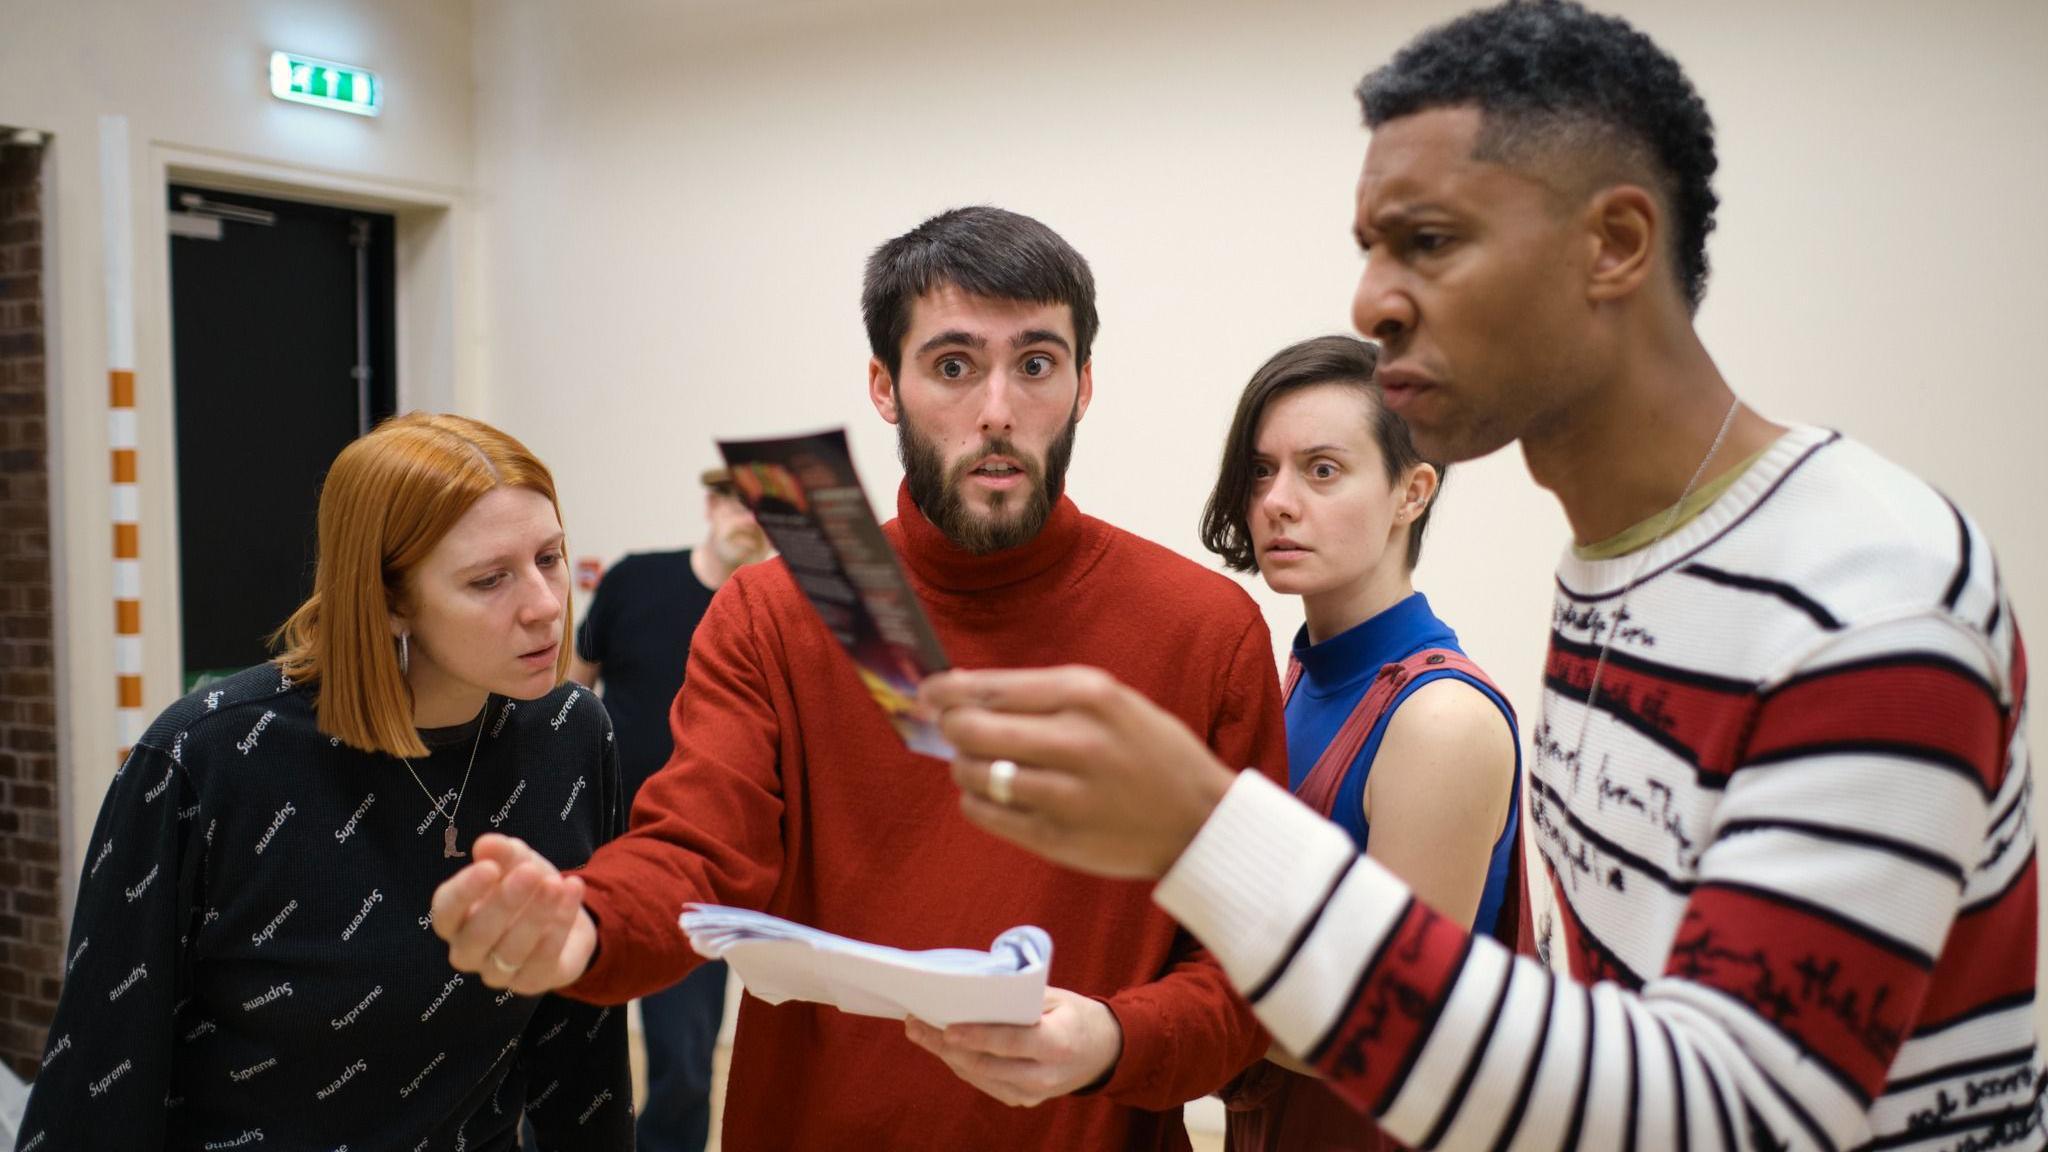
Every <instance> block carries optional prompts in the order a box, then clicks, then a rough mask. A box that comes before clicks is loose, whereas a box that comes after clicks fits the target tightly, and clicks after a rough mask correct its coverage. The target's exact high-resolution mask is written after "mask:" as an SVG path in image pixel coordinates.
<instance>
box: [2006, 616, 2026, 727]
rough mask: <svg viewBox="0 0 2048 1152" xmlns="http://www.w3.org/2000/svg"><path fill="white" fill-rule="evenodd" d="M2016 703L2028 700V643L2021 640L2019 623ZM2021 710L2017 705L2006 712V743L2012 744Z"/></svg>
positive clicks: (2014, 680) (2014, 671)
mask: <svg viewBox="0 0 2048 1152" xmlns="http://www.w3.org/2000/svg"><path fill="white" fill-rule="evenodd" d="M2011 696H2012V698H2013V699H2014V700H2015V701H2021V700H2025V699H2026V698H2027V643H2026V641H2025V640H2022V639H2021V638H2020V626H2019V622H2018V621H2014V622H2013V626H2012V692H2011ZM2019 716H2020V710H2019V708H2018V706H2017V705H2015V706H2014V707H2011V708H2007V709H2006V710H2005V742H2006V743H2007V744H2011V743H2012V737H2013V732H2014V730H2015V729H2016V728H2017V727H2018V725H2019Z"/></svg>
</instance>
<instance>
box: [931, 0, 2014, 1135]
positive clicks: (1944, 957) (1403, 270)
mask: <svg viewBox="0 0 2048 1152" xmlns="http://www.w3.org/2000/svg"><path fill="white" fill-rule="evenodd" d="M1359 96H1360V99H1361V101H1362V103H1363V105H1364V111H1365V118H1366V122H1367V124H1368V125H1369V126H1370V127H1371V128H1372V129H1373V137H1372V143H1371V147H1370V150H1369V151H1368V154H1367V156H1366V161H1365V168H1364V172H1363V174H1362V176H1361V178H1360V181H1359V186H1358V204H1357V219H1356V227H1357V235H1358V241H1359V244H1360V246H1361V247H1362V248H1364V249H1365V250H1366V252H1367V253H1368V256H1369V259H1368V261H1367V265H1366V270H1365V272H1364V275H1363V277H1362V280H1361V282H1360V284H1359V288H1358V294H1357V298H1356V301H1355V305H1354V308H1355V319H1356V322H1357V324H1358V327H1359V330H1360V331H1361V332H1364V333H1366V334H1367V335H1370V336H1373V337H1375V338H1377V339H1378V340H1379V341H1380V342H1381V344H1382V346H1383V353H1382V356H1381V368H1380V373H1379V375H1380V380H1381V383H1382V385H1383V386H1384V387H1385V389H1386V393H1387V397H1388V402H1389V403H1390V404H1392V405H1394V406H1396V407H1397V408H1398V409H1399V410H1400V411H1401V412H1402V414H1403V415H1404V416H1405V417H1406V418H1407V420H1408V421H1409V423H1410V424H1411V426H1412V427H1413V429H1414V431H1415V434H1416V439H1417V443H1418V445H1419V446H1420V447H1421V448H1422V449H1423V451H1424V453H1425V454H1426V455H1428V456H1430V457H1431V458H1434V459H1445V460H1464V459H1470V458H1472V457H1476V456H1479V455H1483V454H1484V453H1486V452H1490V451H1492V450H1494V449H1495V448H1498V447H1500V446H1502V445H1504V444H1506V443H1509V442H1510V441H1520V443H1521V445H1522V450H1523V453H1524V455H1525V457H1526V459H1527V462H1528V466H1529V469H1530V472H1531V474H1532V475H1533V476H1534V477H1535V479H1536V480H1537V482H1538V483H1539V484H1542V485H1543V486H1544V487H1546V488H1549V489H1550V490H1551V491H1552V492H1554V493H1555V494H1556V495H1557V497H1558V499H1559V501H1560V502H1561V503H1562V504H1563V506H1564V510H1565V512H1566V514H1567V516H1568V518H1569V520H1570V523H1571V526H1572V531H1573V535H1574V538H1575V541H1576V544H1575V546H1574V547H1573V548H1572V549H1570V550H1569V551H1568V552H1567V554H1566V555H1565V557H1564V558H1563V560H1562V562H1561V563H1560V565H1559V567H1558V573H1557V589H1556V599H1555V605H1554V608H1553V612H1552V621H1551V642H1550V653H1549V658H1548V662H1547V667H1546V676H1545V687H1544V697H1543V715H1542V722H1541V724H1540V726H1539V727H1538V728H1537V731H1536V734H1535V735H1536V747H1535V748H1534V750H1533V751H1532V754H1531V757H1530V761H1529V762H1530V764H1531V773H1530V817H1531V819H1530V821H1529V824H1528V829H1529V835H1530V837H1531V838H1532V840H1533V842H1534V847H1535V849H1536V852H1537V857H1538V859H1539V861H1540V866H1539V867H1538V868H1536V869H1535V871H1534V874H1533V875H1532V876H1531V877H1530V889H1531V892H1530V896H1531V900H1530V906H1531V908H1532V909H1533V916H1532V917H1531V918H1530V920H1528V921H1527V922H1525V937H1524V939H1525V941H1526V942H1528V943H1530V944H1531V945H1533V947H1532V948H1531V949H1529V950H1532V951H1534V952H1535V953H1536V956H1535V957H1525V958H1521V959H1517V958H1515V957H1512V956H1510V955H1509V954H1508V953H1507V951H1506V950H1504V949H1502V948H1499V947H1497V946H1495V945H1494V944H1493V943H1492V942H1491V941H1490V940H1485V939H1475V938H1472V937H1470V936H1468V935H1467V934H1466V933H1465V932H1464V931H1462V930H1461V929H1459V928H1458V927H1457V926H1456V925H1455V924H1454V923H1453V922H1451V921H1449V920H1446V919H1444V918H1442V917H1439V916H1437V915H1436V914H1435V913H1433V912H1432V911H1431V910H1430V909H1428V908H1427V907H1424V906H1421V905H1420V904H1418V903H1417V902H1416V901H1415V900H1414V899H1413V898H1412V897H1411V895H1410V894H1409V892H1408V890H1407V889H1406V887H1405V886H1404V885H1403V884H1402V883H1401V882H1400V881H1399V880H1398V879H1396V878H1395V877H1394V876H1392V875H1391V874H1390V873H1388V872H1387V871H1386V870H1385V869H1383V868H1381V867H1379V866H1378V865H1377V864H1376V863H1374V862H1373V861H1371V860H1369V859H1365V858H1361V857H1358V856H1357V855H1356V854H1355V853H1354V852H1353V851H1352V848H1351V846H1350V843H1349V841H1348V839H1347V838H1346V837H1345V836H1344V834H1343V833H1342V832H1340V831H1338V830H1337V829H1335V828H1334V827H1332V826H1329V825H1327V824H1324V823H1323V822H1322V821H1321V820H1320V819H1318V818H1317V817H1316V816H1315V815H1314V814H1312V813H1310V812H1309V811H1308V810H1306V809H1304V808H1302V807H1301V806H1299V805H1298V804H1296V803H1295V802H1294V801H1293V800H1291V799H1290V798H1289V797H1288V796H1287V795H1286V794H1285V793H1284V792H1282V791H1281V790H1280V789H1278V788H1276V787H1274V786H1273V785H1271V784H1270V783H1268V782H1266V781H1265V780H1263V779H1262V778H1261V777H1260V775H1259V774H1258V773H1257V772H1243V773H1241V774H1237V775H1233V774H1232V773H1231V772H1229V771H1227V770H1226V769H1225V768H1224V767H1223V766H1222V765H1220V764H1218V763H1216V762H1215V761H1214V760H1213V759H1212V758H1210V757H1209V755H1208V754H1207V753H1206V751H1205V750H1204V748H1203V746H1202V745H1201V743H1200V741H1199V740H1197V739H1196V738H1195V737H1193V736H1192V735H1190V734H1189V733H1188V732H1187V731H1186V730H1185V729H1183V728H1181V727H1180V726H1179V725H1178V724H1176V723H1174V722H1173V721H1172V719H1171V718H1170V717H1168V716H1166V715H1165V714H1164V713H1163V712H1161V711H1160V710H1159V709H1157V708H1155V707H1153V706H1152V705H1151V704H1150V703H1148V702H1147V701H1145V700H1143V699H1142V698H1140V697H1138V696H1137V695H1136V694H1135V693H1132V692H1130V691H1129V690H1127V689H1125V688H1123V687H1122V686H1120V685H1118V684H1116V683H1115V682H1114V681H1112V680H1110V679H1109V678H1108V677H1107V676H1105V675H1103V674H1101V673H1098V672H1095V671H1093V670H1089V669H1056V670H1049V671H1037V672H1006V673H1002V672H987V673H955V674H951V675H949V676H948V677H946V678H943V679H941V680H938V681H936V682H933V683H932V684H930V685H929V687H928V691H927V701H928V702H929V703H931V704H933V705H934V706H937V707H940V708H943V709H946V712H945V717H944V722H945V726H946V730H947V732H948V734H949V735H950V736H951V737H952V739H953V741H954V742H955V744H956V745H957V746H959V747H960V748H961V749H962V756H961V759H960V760H958V761H957V762H956V764H955V767H954V774H955V777H956V779H958V780H959V782H960V784H961V788H962V793H963V795H962V804H963V807H964V808H965V810H966V812H967V814H968V815H969V816H970V818H972V819H974V820H975V821H976V822H977V823H980V824H981V825H983V826H984V827H987V828H989V829H990V830H992V831H994V832H997V833H998V834H1001V835H1004V836H1006V837H1008V838H1010V839H1013V840H1015V841H1017V842H1019V843H1021V844H1024V845H1026V846H1028V847H1031V848H1034V849H1036V850H1038V851H1040V852H1042V853H1044V854H1045V855H1048V856H1050V857H1052V858H1054V859H1056V860H1060V861H1062V862H1065V863H1068V864H1071V865H1074V866H1076V867H1080V868H1084V869H1088V870H1092V871H1096V872H1102V873H1107V874H1115V875H1138V876H1160V875H1162V874H1163V877H1164V878H1163V880H1162V881H1161V883H1160V884H1159V886H1158V888H1157V890H1156V893H1155V899H1156V900H1157V901H1158V902H1159V904H1160V905H1161V906H1163V907H1164V908H1166V909H1167V910H1168V911H1169V912H1171V913H1173V914H1174V915H1175V916H1176V917H1177V918H1179V919H1180V920H1181V921H1182V923H1184V924H1185V925H1186V926H1187V927H1188V928H1189V929H1191V930H1192V931H1193V933H1194V934H1195V935H1196V936H1197V937H1198V938H1200V939H1201V940H1202V941H1203V942H1204V943H1205V944H1207V945H1208V946H1209V947H1210V948H1211V949H1212V950H1213V951H1214V953H1215V955H1216V956H1217V957H1218V958H1219V959H1220V960H1221V961H1222V963H1223V965H1224V968H1225V970H1226V971H1227V972H1228V974H1229V975H1230V977H1231V979H1232V981H1233V982H1234V983H1235V984H1236V985H1237V987H1238V988H1239V989H1240V990H1241V991H1242V992H1243V993H1244V994H1245V995H1246V997H1247V998H1248V999H1249V1000H1250V1001H1251V1002H1252V1004H1253V1005H1254V1007H1255V1008H1256V1009H1257V1011H1258V1014H1259V1017H1260V1019H1261V1020H1262V1021H1263V1022H1264V1023H1265V1025H1266V1026H1267V1028H1269V1029H1270V1030H1271V1031H1272V1033H1273V1035H1274V1037H1275V1038H1276V1039H1277V1040H1278V1041H1279V1042H1280V1043H1281V1044H1282V1045H1284V1046H1286V1047H1287V1048H1288V1049H1290V1050H1291V1051H1293V1052H1295V1053H1297V1054H1299V1055H1300V1056H1302V1057H1304V1058H1305V1059H1307V1060H1309V1061H1311V1062H1313V1063H1314V1064H1315V1065H1316V1066H1317V1067H1318V1068H1320V1069H1321V1070H1322V1071H1323V1073H1324V1074H1325V1075H1327V1076H1329V1077H1330V1078H1331V1080H1332V1082H1333V1083H1334V1084H1335V1085H1336V1086H1337V1088H1338V1089H1339V1090H1340V1091H1341V1092H1343V1093H1344V1094H1345V1095H1346V1096H1347V1097H1348V1098H1349V1099H1351V1100H1352V1101H1353V1102H1354V1103H1356V1104H1357V1105H1358V1107H1359V1108H1360V1109H1361V1110H1363V1111H1364V1112H1366V1113H1368V1114H1370V1115H1371V1116H1372V1117H1375V1118H1376V1120H1377V1122H1378V1123H1379V1124H1380V1125H1381V1126H1382V1127H1383V1128H1384V1129H1385V1130H1386V1131H1387V1132H1389V1133H1391V1134H1392V1135H1393V1136H1394V1137H1396V1138H1397V1139H1399V1140H1401V1141H1402V1142H1404V1143H1407V1144H1411V1145H1415V1146H1419V1147H1424V1148H1430V1147H1442V1148H1476V1149H1506V1148H1515V1149H1544V1150H1550V1149H1566V1150H1569V1149H1577V1148H1588V1149H1592V1148H1598V1149H1607V1148H1629V1149H1633V1148H1645V1149H1648V1148H1801V1149H1807V1148H1814V1149H1826V1150H1830V1152H1832V1150H1835V1149H1847V1148H1861V1147H1875V1148H1913V1149H1928V1150H1935V1149H1943V1150H1955V1152H1965V1150H1976V1149H1986V1148H1994V1147H1996V1148H2006V1147H2013V1148H2039V1147H2041V1146H2042V1145H2043V1130H2042V1112H2041V1108H2042V1088H2043V1070H2042V1067H2041V1063H2040V1059H2039V1056H2038V1051H2037V1040H2036V1035H2035V1028H2034V1024H2033V1001H2034V983H2035V980H2034V957H2035V920H2036V911H2035V909H2036V898H2037V897H2036V880H2035V859H2034V837H2033V829H2032V826H2031V822H2030V820H2029V814H2028V807H2029V803H2030V785H2029V778H2028V759H2027V749H2026V741H2025V699H2026V659H2025V655H2024V650H2023V647H2022V645H2021V642H2020V637H2019V632H2018V627H2017V624H2016V623H2015V621H2014V619H2013V613H2012V610H2011V608H2010V606H2009V605H2008V604H2007V603H2006V602H2005V598H2004V594H2003V591H2002V588H2001V586H2000V582H1999V577H1998V569H1997V564H1996V561H1995V559H1994V557H1993V554H1992V550H1991V547H1990V545H1989V543H1988V542H1987V541H1986V539H1985V538H1984V536H1983V534H1982V533H1981V532H1979V531H1978V530H1977V528H1976V526H1975V525H1974V524H1973V523H1972V521H1971V520H1970V518H1969V517H1968V516H1966V515H1964V514H1963V513H1962V512H1961V511H1959V510H1958V509H1956V508H1955V507H1954V506H1953V505H1952V504H1950V503H1949V502H1948V501H1947V500H1945V499H1944V498H1943V497H1942V496H1941V495H1940V494H1939V493H1938V492H1936V491H1935V490H1934V489H1933V488H1931V487H1930V486H1928V485H1927V484H1926V483H1925V482H1923V481H1921V480H1918V479H1916V478H1915V477H1913V476H1911V475H1909V474H1908V473H1906V472H1905V471H1903V470H1902V469H1900V468H1898V467H1897V466H1895V465H1893V464H1890V463H1889V462H1887V461H1885V460H1883V459H1881V458H1880V457H1878V456H1877V455H1876V454H1874V453H1873V452H1871V451H1870V450H1868V449H1866V448H1864V447H1862V446H1861V445H1858V444H1856V443H1855V442H1853V441H1850V440H1848V439H1846V438H1844V437H1842V436H1840V435H1839V434H1835V433H1831V432H1827V431H1823V430H1820V429H1814V428H1805V427H1782V426H1779V425H1775V424H1772V423H1770V422H1769V421H1766V420H1765V419H1763V418H1762V417H1761V416H1758V415H1757V414H1755V413H1753V412H1751V411H1749V410H1748V409H1746V408H1744V407H1743V406H1742V405H1741V403H1740V402H1739V401H1738V400H1737V399H1736V398H1735V395H1734V393H1733V392H1732V390H1731V389H1730V387H1729V385H1728V384H1727V382H1726V381H1724V380H1723V379H1722V377H1721V375H1720V373H1719V372H1718V370H1717V369H1716V367H1715V365H1714V363H1713V361H1712V359H1711V358H1710V356H1709V355H1708V353H1707V351H1706V349H1705V348H1704V347H1703V345H1702V344H1701V343H1700V341H1699V339H1698V337H1697V336H1696V334H1695V332H1694V330H1693V326H1692V316H1693V312H1694V310H1695V309H1696V308H1697V306H1698V303H1699V300H1700V296H1701V293H1702V291H1703V289H1704V286H1705V280H1706V257H1705V240H1706V236H1707V233H1708V232H1709V231H1710V230H1711V229H1712V226H1713V210H1714V207H1715V205H1716V199H1715V196H1714V194H1713V192H1712V190H1711V187H1710V181H1709V178H1710V177H1711V175H1712V173H1713V171H1714V166H1715V159H1714V151H1713V129H1712V124H1711V122H1710V121H1709V119H1708V117H1707V113H1706V109H1705V107H1704V105H1703V104H1702V103H1701V101H1700V99H1699V97H1698V96H1697V94H1696V93H1695V92H1694V91H1693V89H1692V87H1691V84H1690V83H1689V82H1688V81H1687V80H1686V79H1685V76H1684V74H1683V72H1682V71H1681V70H1680V68H1679V67H1678V65H1677V63H1676V62H1675V61H1673V60H1672V59H1671V58H1670V57H1669V56H1667V55H1665V54H1664V53H1663V52H1662V51H1661V50H1660V49H1658V48H1657V47H1656V46H1655V45H1654V44H1652V43H1651V42H1650V41H1649V39H1648V38H1647V37H1644V36H1642V35H1641V34H1640V33H1638V32H1636V31H1635V30H1634V29H1632V28H1630V27H1629V26H1628V25H1626V24H1625V23H1623V22H1622V21H1620V20H1616V19H1612V18H1608V17H1603V16H1598V15H1594V14H1591V13H1588V12H1587V11H1585V10H1584V9H1583V8H1580V7H1578V6H1576V5H1573V4H1566V3H1545V2H1539V3H1510V4H1508V5H1504V6H1502V7H1498V8H1493V9H1488V10H1484V11H1480V12H1475V13H1472V14H1470V15H1468V16H1466V17H1463V18H1461V19H1459V20H1457V21H1454V22H1452V23H1450V24H1447V25H1444V26H1442V27H1439V28H1436V29H1433V30H1431V31H1429V32H1427V33H1425V34H1424V35H1423V36H1421V37H1420V38H1418V39H1417V40H1416V41H1414V42H1413V43H1411V44H1410V45H1409V46H1408V47H1406V48H1405V49H1403V50H1402V51H1401V52H1400V53H1399V54H1398V55H1396V56H1395V58H1394V59H1393V60H1392V62H1391V63H1389V64H1388V65H1387V66H1385V67H1383V68H1381V69H1379V70H1378V71H1375V72H1374V73H1372V74H1371V75H1369V76H1368V77H1367V78H1366V80H1365V82H1364V83H1363V84H1362V85H1361V86H1360V89H1359ZM998 758H1004V759H1006V760H1007V761H1010V762H1012V763H1004V764H1002V765H1001V767H1000V768H998V769H996V770H995V771H993V772H992V771H991V769H990V764H991V761H993V760H996V759H998ZM1013 764H1021V765H1022V767H1014V766H1013ZM1231 767H1233V768H1236V767H1242V766H1240V765H1233V766H1231ZM998 799H1000V800H1002V801H1004V802H1003V803H997V800H998ZM1360 1122H1361V1123H1365V1122H1367V1121H1365V1120H1364V1119H1361V1121H1360Z"/></svg>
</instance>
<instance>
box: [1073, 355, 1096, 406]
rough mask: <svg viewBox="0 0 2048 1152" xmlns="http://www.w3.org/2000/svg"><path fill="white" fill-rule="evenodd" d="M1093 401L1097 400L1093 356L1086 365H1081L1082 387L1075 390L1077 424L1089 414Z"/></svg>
mask: <svg viewBox="0 0 2048 1152" xmlns="http://www.w3.org/2000/svg"><path fill="white" fill-rule="evenodd" d="M1093 399H1095V358H1094V357H1092V356H1091V357H1089V358H1088V362H1087V363H1086V364H1083V365H1081V382H1080V386H1079V387H1078V388H1076V389H1075V390H1074V419H1075V421H1076V422H1079V420H1080V419H1081V417H1083V416H1086V415H1087V414H1088V402H1089V401H1090V400H1093Z"/></svg>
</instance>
